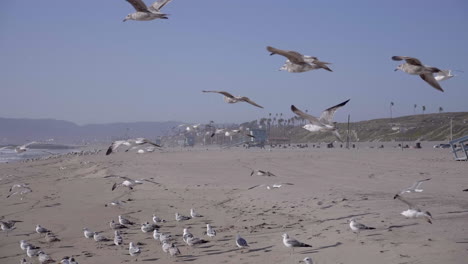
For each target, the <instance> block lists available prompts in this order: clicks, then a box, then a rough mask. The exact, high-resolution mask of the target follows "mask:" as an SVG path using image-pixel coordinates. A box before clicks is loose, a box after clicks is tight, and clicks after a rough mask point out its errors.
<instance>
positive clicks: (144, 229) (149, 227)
mask: <svg viewBox="0 0 468 264" xmlns="http://www.w3.org/2000/svg"><path fill="white" fill-rule="evenodd" d="M156 228H159V226H158V225H155V224H150V223H149V222H145V223H143V224H141V228H140V229H141V231H142V232H143V233H150V232H153V231H154V230H155V229H156Z"/></svg>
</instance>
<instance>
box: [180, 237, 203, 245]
mask: <svg viewBox="0 0 468 264" xmlns="http://www.w3.org/2000/svg"><path fill="white" fill-rule="evenodd" d="M185 243H187V245H189V246H194V245H199V244H204V243H208V241H206V240H204V239H201V238H198V237H193V236H192V237H190V236H189V237H187V239H186V240H185Z"/></svg>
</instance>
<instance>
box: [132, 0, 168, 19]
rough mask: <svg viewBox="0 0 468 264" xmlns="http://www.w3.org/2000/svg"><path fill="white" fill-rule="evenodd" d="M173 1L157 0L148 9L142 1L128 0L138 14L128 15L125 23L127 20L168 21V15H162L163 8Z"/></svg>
mask: <svg viewBox="0 0 468 264" xmlns="http://www.w3.org/2000/svg"><path fill="white" fill-rule="evenodd" d="M170 1H172V0H157V1H156V2H154V3H153V4H152V5H151V6H150V7H147V6H146V4H145V3H144V2H143V1H142V0H127V2H129V3H130V4H131V5H132V6H133V8H135V10H136V12H135V13H131V14H128V15H127V16H126V17H125V19H124V20H123V22H125V21H127V20H138V21H149V20H154V19H158V18H159V19H167V14H163V13H161V8H163V7H164V6H165V5H166V4H167V3H169V2H170Z"/></svg>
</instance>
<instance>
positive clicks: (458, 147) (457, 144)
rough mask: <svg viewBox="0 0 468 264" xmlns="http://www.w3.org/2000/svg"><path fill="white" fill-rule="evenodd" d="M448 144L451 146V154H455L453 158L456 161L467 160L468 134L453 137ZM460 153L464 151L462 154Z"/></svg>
mask: <svg viewBox="0 0 468 264" xmlns="http://www.w3.org/2000/svg"><path fill="white" fill-rule="evenodd" d="M449 144H450V146H451V147H452V153H453V156H455V160H457V161H467V160H468V153H467V151H468V145H465V144H468V136H464V137H461V138H457V139H454V140H452V141H450V142H449ZM462 153H465V156H463V154H462Z"/></svg>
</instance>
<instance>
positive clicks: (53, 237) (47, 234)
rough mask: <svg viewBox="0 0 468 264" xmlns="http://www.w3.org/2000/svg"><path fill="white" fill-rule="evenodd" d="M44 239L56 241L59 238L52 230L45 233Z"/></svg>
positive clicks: (50, 241)
mask: <svg viewBox="0 0 468 264" xmlns="http://www.w3.org/2000/svg"><path fill="white" fill-rule="evenodd" d="M45 241H46V242H47V243H52V242H58V241H60V239H59V238H58V237H57V236H56V235H55V234H54V233H52V232H47V233H46V235H45Z"/></svg>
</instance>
